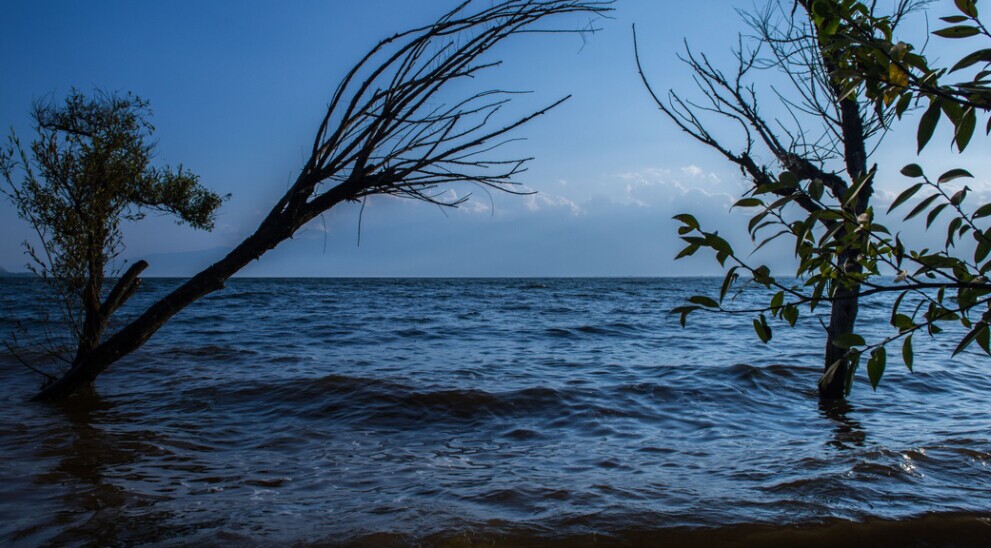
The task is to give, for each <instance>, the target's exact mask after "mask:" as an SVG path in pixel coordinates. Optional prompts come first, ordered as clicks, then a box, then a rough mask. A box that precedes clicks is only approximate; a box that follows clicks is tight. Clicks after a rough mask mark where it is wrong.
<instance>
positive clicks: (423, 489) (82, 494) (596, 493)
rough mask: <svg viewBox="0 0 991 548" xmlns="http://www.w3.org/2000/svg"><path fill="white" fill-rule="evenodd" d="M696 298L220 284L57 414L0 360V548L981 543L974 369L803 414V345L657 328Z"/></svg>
mask: <svg viewBox="0 0 991 548" xmlns="http://www.w3.org/2000/svg"><path fill="white" fill-rule="evenodd" d="M177 283H178V282H177V281H173V280H152V281H150V282H149V283H148V284H147V286H146V287H145V288H144V289H143V290H142V291H143V293H141V294H139V295H138V296H137V297H136V298H135V300H136V301H137V302H136V305H140V304H141V302H148V301H149V300H150V299H152V298H153V297H154V296H156V295H161V294H162V293H163V292H164V291H167V290H168V289H170V288H172V287H174V286H175V285H176V284H177ZM718 284H719V280H712V279H660V280H637V279H630V280H626V279H603V280H585V279H575V280H236V281H233V282H231V283H230V284H229V286H228V287H227V289H225V290H224V291H223V292H221V293H218V294H216V295H214V296H212V297H210V298H208V299H205V300H204V301H201V302H200V303H198V304H196V305H194V306H193V307H191V308H189V309H187V310H186V311H185V312H184V313H182V314H181V315H180V316H179V317H177V318H176V319H175V320H174V321H173V322H172V323H170V324H169V325H168V326H167V327H166V328H165V329H163V330H162V331H161V332H160V333H159V334H158V335H157V336H156V337H155V338H153V339H152V341H150V342H149V343H148V344H147V345H146V346H145V347H144V348H143V349H142V350H141V351H139V352H138V353H136V354H134V355H132V356H130V357H129V358H127V359H126V360H124V361H122V362H120V363H118V364H116V365H115V366H114V367H113V368H112V369H110V370H109V371H108V372H107V373H106V374H105V376H103V377H102V378H101V379H100V382H99V385H98V394H99V395H98V396H88V397H85V398H79V399H77V401H74V402H72V403H71V404H70V405H61V406H53V405H45V404H28V403H26V400H27V399H28V397H29V396H30V395H31V393H32V389H34V388H35V387H36V386H37V380H36V379H35V378H34V377H32V376H31V374H30V373H28V372H27V370H26V369H25V368H23V367H22V366H19V365H17V364H15V363H14V361H13V360H12V359H11V357H10V355H9V354H5V353H4V354H0V372H2V375H3V377H2V378H3V384H2V386H3V391H2V393H0V398H2V401H0V479H2V481H0V542H2V543H3V544H11V543H14V544H25V545H37V544H49V543H51V544H91V543H92V544H134V543H161V544H191V543H195V544H238V545H242V544H271V545H282V544H286V543H294V542H296V543H328V544H338V543H355V544H360V545H373V546H378V545H406V544H417V543H422V544H433V545H454V546H468V545H473V544H481V545H487V544H488V543H491V542H496V543H501V544H506V545H522V544H540V545H555V544H557V545H565V546H571V545H582V544H596V543H599V544H600V545H610V544H615V543H620V542H625V543H629V544H641V543H658V544H672V543H673V544H706V545H719V544H724V545H733V544H740V545H745V544H758V543H760V544H775V543H776V544H779V545H789V544H798V543H801V544H806V545H809V544H816V543H819V544H823V545H825V544H832V545H835V544H836V543H845V544H851V543H852V544H862V543H880V544H902V545H904V544H912V543H921V544H925V543H931V544H946V543H955V544H957V545H968V544H974V545H979V544H983V543H991V520H989V519H988V518H987V517H988V516H991V398H989V395H991V377H989V373H991V368H989V366H991V360H988V359H987V358H986V357H985V358H982V357H981V356H979V355H977V354H973V353H968V354H966V355H963V356H958V357H957V358H955V359H953V360H950V359H949V355H950V353H951V350H952V348H953V346H954V344H955V340H953V338H952V337H941V339H938V340H936V341H934V342H930V343H928V344H925V345H923V347H922V348H920V349H918V350H917V357H916V372H915V373H914V374H912V373H909V372H908V371H907V370H905V368H904V367H903V366H901V365H898V363H897V361H896V360H894V359H892V360H891V361H892V363H890V364H889V366H888V372H887V374H886V375H885V379H884V382H883V384H882V386H881V387H880V389H879V391H878V392H876V393H874V392H872V391H871V389H870V386H869V385H868V384H867V382H866V380H864V373H863V372H862V373H861V382H860V383H859V384H858V385H857V386H856V387H855V389H854V393H853V395H852V397H851V400H850V402H849V403H848V404H843V405H833V406H823V405H820V403H819V402H818V400H817V398H816V393H815V389H814V388H815V382H816V380H817V378H818V376H819V369H820V363H819V359H820V357H819V356H820V355H821V352H822V346H823V340H822V332H821V328H820V327H819V324H818V322H816V321H815V320H812V319H810V320H806V321H803V322H802V323H801V324H800V326H799V327H797V328H795V329H787V328H785V327H783V326H779V325H778V324H772V325H773V326H774V327H775V328H776V329H775V338H774V341H772V344H771V345H768V346H764V345H762V344H760V343H759V342H758V341H757V339H756V337H755V336H754V334H753V330H752V328H751V326H750V319H749V318H747V317H719V316H698V317H695V318H694V319H693V321H691V322H690V324H689V328H688V329H687V330H682V329H681V328H680V327H679V325H678V322H677V319H676V318H674V317H671V316H668V315H667V314H666V312H667V311H668V310H670V309H671V308H672V307H674V306H676V305H678V304H681V303H682V301H683V300H684V299H685V298H686V297H687V296H688V295H690V294H692V293H695V292H698V291H700V290H701V291H709V292H710V293H711V292H713V291H716V288H718ZM39 289H40V286H39V284H37V283H36V282H34V281H33V280H14V279H3V280H0V312H2V313H0V328H2V329H3V333H4V334H6V333H8V332H10V330H11V329H13V328H14V323H13V320H14V319H21V320H23V321H24V325H25V326H26V327H28V328H30V329H35V330H37V329H38V328H43V327H44V326H45V324H44V322H42V321H41V320H40V317H39V316H38V308H37V306H36V305H35V301H36V300H37V298H38V295H39V293H38V290H39ZM751 297H752V296H747V295H745V296H744V297H742V300H743V301H746V300H748V299H750V298H751ZM881 304H883V303H880V302H875V303H874V304H870V303H869V304H868V305H867V306H865V307H864V310H863V316H862V317H863V318H865V322H866V323H873V324H875V325H877V329H878V332H885V331H886V330H885V329H884V325H885V324H886V322H885V320H884V318H885V310H884V307H883V306H881ZM917 338H920V339H921V337H917ZM919 342H922V341H921V340H920V341H919ZM975 347H976V345H975ZM895 354H897V352H892V355H895Z"/></svg>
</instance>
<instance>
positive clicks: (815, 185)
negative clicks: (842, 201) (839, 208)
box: [809, 179, 824, 202]
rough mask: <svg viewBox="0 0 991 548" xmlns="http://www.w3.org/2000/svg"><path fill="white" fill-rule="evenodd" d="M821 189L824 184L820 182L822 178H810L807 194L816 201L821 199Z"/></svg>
mask: <svg viewBox="0 0 991 548" xmlns="http://www.w3.org/2000/svg"><path fill="white" fill-rule="evenodd" d="M823 190H824V185H823V183H822V179H812V181H810V182H809V196H811V197H812V199H813V200H815V201H817V202H818V201H819V200H821V199H822V193H823Z"/></svg>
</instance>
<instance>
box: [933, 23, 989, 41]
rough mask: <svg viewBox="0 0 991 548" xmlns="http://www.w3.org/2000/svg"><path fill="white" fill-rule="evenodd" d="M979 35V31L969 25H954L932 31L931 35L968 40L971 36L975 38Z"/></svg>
mask: <svg viewBox="0 0 991 548" xmlns="http://www.w3.org/2000/svg"><path fill="white" fill-rule="evenodd" d="M980 33H981V29H979V28H977V27H973V26H970V25H954V26H952V27H946V28H945V29H939V30H937V31H933V34H935V35H936V36H941V37H943V38H969V37H971V36H977V35H978V34H980Z"/></svg>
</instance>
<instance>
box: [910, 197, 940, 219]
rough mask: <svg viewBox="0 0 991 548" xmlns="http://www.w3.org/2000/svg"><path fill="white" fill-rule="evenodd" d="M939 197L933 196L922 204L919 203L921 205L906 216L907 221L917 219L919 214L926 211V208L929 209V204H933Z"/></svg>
mask: <svg viewBox="0 0 991 548" xmlns="http://www.w3.org/2000/svg"><path fill="white" fill-rule="evenodd" d="M938 196H939V194H933V195H932V196H929V197H928V198H925V199H923V200H922V201H921V202H919V205H917V206H915V208H914V209H913V210H912V211H909V212H908V215H906V216H905V220H906V221H907V220H909V219H911V218H912V217H915V216H916V215H918V214H919V213H922V212H923V211H925V210H926V208H927V207H929V204H931V203H933V200H935V199H936V198H937V197H938Z"/></svg>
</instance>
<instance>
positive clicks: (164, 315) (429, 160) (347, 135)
mask: <svg viewBox="0 0 991 548" xmlns="http://www.w3.org/2000/svg"><path fill="white" fill-rule="evenodd" d="M609 4H610V2H609V1H595V0H502V1H499V2H495V3H492V2H474V1H472V0H468V1H466V2H463V3H461V4H460V5H458V6H457V7H456V8H454V9H453V10H451V11H450V12H448V13H446V14H445V15H443V16H442V17H441V18H440V19H438V20H437V22H436V23H434V24H432V25H428V26H424V27H421V28H416V29H413V30H409V31H406V32H402V33H399V34H396V35H394V36H392V37H390V38H387V39H385V40H382V41H381V42H379V43H378V44H377V45H376V46H375V47H373V48H372V49H371V50H370V51H369V52H368V53H367V54H366V55H365V56H364V57H363V58H362V59H361V60H360V61H359V62H358V63H357V64H356V65H355V66H354V68H352V69H351V70H350V71H349V72H348V73H347V74H346V75H345V76H344V78H343V80H342V81H341V83H340V85H339V86H338V87H337V90H336V91H335V92H334V94H333V97H332V98H331V100H330V104H329V106H328V108H327V111H326V113H325V114H324V116H323V119H322V121H321V122H320V125H319V127H318V129H317V132H316V136H315V138H314V140H313V146H312V149H311V150H310V157H309V159H308V160H307V161H306V162H305V164H304V165H303V167H302V169H301V171H300V173H299V176H298V177H297V178H296V180H295V182H294V183H293V184H292V185H291V187H290V188H289V189H288V190H287V191H286V193H285V194H284V195H283V196H282V198H280V199H279V201H278V202H277V203H276V204H275V206H274V207H273V208H272V210H271V211H270V212H269V213H268V215H267V216H266V217H265V219H264V220H263V221H262V222H261V224H260V225H259V226H258V228H257V229H256V230H255V232H254V233H253V234H251V235H250V236H248V237H247V238H246V239H245V240H244V241H243V242H241V243H240V244H239V245H238V246H237V247H235V248H234V249H233V250H232V251H231V252H230V253H228V254H227V255H226V256H225V257H224V258H223V259H221V260H220V261H218V262H217V263H215V264H213V265H211V266H209V267H208V268H206V269H205V270H203V271H202V272H200V273H198V274H196V275H195V276H193V277H192V278H191V279H189V280H188V281H186V282H185V283H183V284H182V285H181V286H180V287H178V288H177V289H175V290H174V291H172V292H171V293H170V294H168V295H166V296H165V297H163V298H162V299H161V300H159V301H158V302H156V303H154V304H153V305H151V306H150V307H148V309H147V310H145V311H144V312H143V313H141V314H140V315H139V316H138V317H137V318H135V319H134V320H133V321H131V322H130V323H128V324H127V325H125V326H124V327H122V328H121V329H119V330H118V331H116V332H115V333H113V334H112V335H111V336H109V337H108V338H106V339H105V340H102V341H100V342H98V344H95V345H93V347H92V348H88V349H86V351H85V352H81V353H79V354H78V355H77V356H76V358H75V359H74V360H73V362H72V365H71V367H70V368H69V369H68V370H67V371H66V372H65V373H64V374H62V375H61V376H60V377H59V378H58V379H57V380H55V381H54V382H52V383H51V384H49V385H48V386H47V387H45V388H44V389H43V390H42V391H41V392H40V393H38V394H37V395H36V396H35V397H34V399H35V400H56V399H61V398H65V397H66V396H68V395H70V394H72V393H73V392H74V391H75V390H77V389H78V388H80V387H82V386H84V385H88V384H90V383H92V382H93V381H94V380H95V379H96V377H97V376H98V375H99V374H100V373H102V372H103V371H104V370H106V369H107V367H109V366H110V365H111V364H113V363H114V362H116V361H117V360H120V359H121V358H123V357H124V356H127V355H128V354H130V353H131V352H134V351H135V350H137V349H138V348H140V347H141V345H142V344H144V343H145V341H147V340H148V339H149V338H150V337H151V336H152V335H154V334H155V332H156V331H158V330H159V329H160V328H161V327H162V326H163V325H164V324H165V323H166V322H168V321H169V319H170V318H172V317H173V316H175V315H176V314H178V313H179V312H180V311H182V310H183V309H184V308H185V307H187V306H189V305H190V304H192V303H193V302H195V301H196V300H197V299H200V298H202V297H203V296H205V295H208V294H210V293H212V292H214V291H218V290H220V289H222V288H223V287H224V283H225V282H226V281H227V280H228V279H229V278H230V277H231V276H232V275H234V274H235V273H237V272H238V271H239V270H241V269H242V268H244V267H245V266H246V265H248V264H249V263H250V262H252V261H254V260H256V259H258V258H259V257H261V256H262V255H263V254H264V253H266V252H267V251H269V250H271V249H273V248H275V247H276V246H277V245H279V244H280V243H281V242H283V241H285V240H286V239H288V238H291V237H292V236H293V234H295V233H296V231H297V230H299V229H300V228H301V227H302V226H303V225H305V224H306V223H307V222H309V221H311V220H312V219H314V218H315V217H317V216H318V215H320V214H321V213H323V212H325V211H327V210H329V209H330V208H332V207H334V206H336V205H338V204H340V203H342V202H355V201H360V200H362V199H364V198H366V197H368V196H372V195H377V194H388V195H393V196H401V197H407V198H412V199H416V200H422V201H426V202H430V203H434V204H439V205H442V206H455V205H457V204H458V203H460V201H459V200H457V199H455V200H454V201H451V200H447V199H446V198H445V194H444V193H443V189H442V188H441V187H442V186H444V185H447V184H449V183H471V184H475V185H479V186H481V187H484V188H489V189H496V190H500V191H506V192H517V193H518V191H516V190H514V188H515V187H514V184H515V183H514V177H515V176H517V175H519V174H520V173H522V172H523V171H525V169H526V167H525V166H526V163H527V161H528V160H530V158H514V159H505V158H493V156H492V155H493V150H494V149H496V148H498V147H499V146H500V145H502V144H505V143H506V142H508V140H510V139H509V137H508V135H509V134H510V132H512V131H513V130H515V129H517V128H519V127H520V126H522V125H524V124H526V123H527V122H529V121H530V120H533V119H534V118H536V117H538V116H540V115H542V114H544V113H546V112H547V111H549V110H550V109H552V108H554V107H556V106H558V105H559V104H561V103H562V102H563V101H565V100H566V99H567V97H565V98H563V99H560V100H558V101H556V102H553V103H551V104H549V105H548V106H546V107H545V108H541V109H539V110H536V111H533V112H530V113H529V114H527V115H525V116H522V117H516V118H512V119H510V120H509V121H506V122H503V123H500V124H497V123H496V121H497V120H498V119H499V114H500V111H501V110H502V109H503V107H504V106H505V105H506V104H507V102H509V101H510V99H511V97H512V95H513V94H514V92H511V91H506V90H500V89H489V90H484V91H480V92H476V93H470V94H467V95H462V96H460V97H456V98H454V99H452V98H451V95H450V93H451V91H452V88H454V87H455V86H454V84H456V83H459V82H463V81H468V80H471V79H472V78H474V77H475V76H476V75H478V74H480V73H481V72H483V71H485V70H486V69H489V68H492V67H494V66H497V65H499V64H500V62H499V61H497V60H487V59H485V58H484V57H485V54H486V53H488V52H489V51H490V50H491V49H492V48H494V47H495V46H496V45H498V44H499V43H501V42H503V41H504V40H506V39H507V38H510V37H511V36H515V35H520V34H524V33H542V32H562V30H564V31H566V32H584V31H591V30H594V29H592V28H590V27H588V26H585V27H577V28H575V29H561V28H540V27H539V26H538V25H539V24H541V23H543V22H544V21H546V20H548V19H556V18H558V17H560V16H564V15H569V14H571V15H576V14H577V15H580V16H584V17H586V18H588V17H595V16H597V15H600V14H603V13H604V12H606V11H608V10H610V9H611V8H610V6H609ZM146 266H147V265H146V264H145V263H144V262H139V263H137V264H136V265H135V266H134V267H132V268H131V270H129V271H128V272H127V273H126V274H125V278H127V279H128V280H129V281H128V282H127V285H128V286H131V285H134V282H135V280H136V279H137V277H138V276H139V274H140V272H141V270H142V269H143V268H144V267H146ZM129 294H130V293H125V294H122V295H119V296H118V297H119V299H121V300H123V299H125V298H126V297H128V296H129ZM120 304H121V303H115V305H116V306H115V308H116V307H119V306H120Z"/></svg>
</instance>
